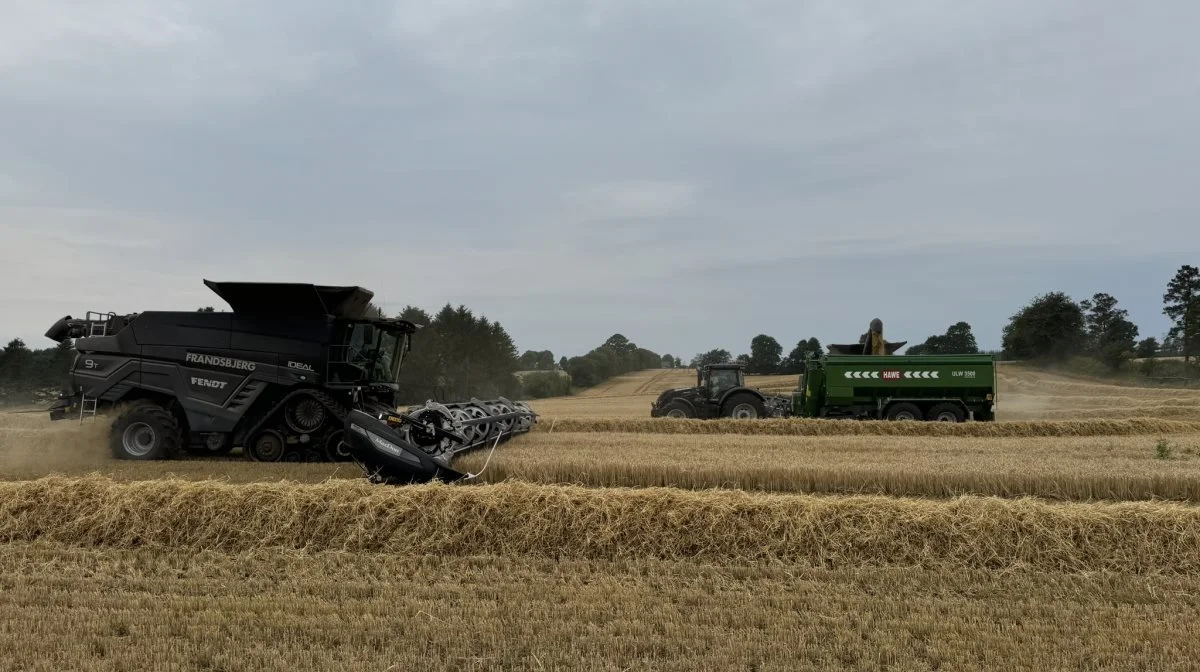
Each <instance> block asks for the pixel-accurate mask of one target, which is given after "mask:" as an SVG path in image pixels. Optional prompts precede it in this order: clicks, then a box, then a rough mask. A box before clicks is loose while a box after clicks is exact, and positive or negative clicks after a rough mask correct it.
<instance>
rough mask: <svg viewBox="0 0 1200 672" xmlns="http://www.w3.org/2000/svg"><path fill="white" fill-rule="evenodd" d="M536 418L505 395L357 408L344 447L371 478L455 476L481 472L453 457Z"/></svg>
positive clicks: (521, 429)
mask: <svg viewBox="0 0 1200 672" xmlns="http://www.w3.org/2000/svg"><path fill="white" fill-rule="evenodd" d="M536 421H537V414H536V413H534V412H533V410H532V409H530V408H529V406H528V405H527V404H525V403H524V402H520V401H518V402H513V401H510V400H508V399H506V398H504V397H499V398H497V399H491V400H480V399H475V398H472V399H471V400H470V401H460V402H453V403H445V404H443V403H439V402H435V401H427V402H425V404H424V405H421V406H410V407H409V408H408V409H407V410H405V411H402V412H388V413H381V414H379V416H372V415H370V414H368V413H364V412H362V411H353V412H351V413H350V415H349V416H348V417H347V418H346V433H345V438H344V439H343V441H344V446H343V449H344V450H346V451H347V452H348V453H349V454H350V456H351V458H352V459H353V460H354V461H355V462H357V463H358V464H359V466H361V467H362V468H363V469H364V470H365V471H366V472H367V478H368V479H370V480H371V482H373V483H388V484H393V485H396V484H405V483H423V482H427V481H431V480H434V479H437V480H441V481H444V482H453V481H457V480H462V479H470V478H475V477H476V476H478V474H466V473H463V472H461V471H458V470H456V469H454V468H452V467H451V463H452V462H453V461H454V458H455V457H457V456H458V455H460V454H462V453H465V452H468V451H471V450H476V449H478V448H483V447H487V446H490V447H491V448H493V449H494V448H495V447H496V446H497V445H499V444H500V443H501V442H503V441H507V440H509V439H511V438H512V437H513V436H516V435H517V434H524V433H526V432H529V431H530V430H532V429H533V425H534V423H535V422H536ZM481 473H482V472H481Z"/></svg>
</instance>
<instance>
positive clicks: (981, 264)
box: [0, 0, 1200, 357]
mask: <svg viewBox="0 0 1200 672" xmlns="http://www.w3.org/2000/svg"><path fill="white" fill-rule="evenodd" d="M434 5H439V7H437V8H435V7H434ZM0 17H2V20H0V129H3V130H2V131H0V337H2V338H5V339H7V338H11V337H13V336H19V337H22V338H24V339H25V340H26V341H27V343H28V344H29V345H30V346H31V347H47V346H50V345H52V342H51V341H49V340H48V339H46V338H45V337H44V336H43V333H44V332H45V330H46V329H47V328H48V327H49V326H50V325H51V324H52V323H53V322H54V321H55V320H56V319H57V318H59V317H61V316H63V315H66V314H72V315H81V314H82V313H84V312H85V311H87V310H105V311H108V310H113V311H118V312H126V311H139V310H149V309H185V310H191V309H194V308H196V307H199V306H201V305H210V304H211V305H215V306H218V307H219V308H220V309H225V308H227V306H225V304H224V303H223V302H221V301H220V300H219V299H217V298H216V297H215V296H214V295H212V294H211V293H210V292H209V291H208V290H207V288H205V287H204V285H203V284H202V279H204V278H208V279H214V280H270V281H297V282H317V283H325V284H357V285H362V286H365V287H368V288H370V289H373V290H374V291H375V292H376V298H377V300H378V302H379V303H380V304H381V305H383V306H384V307H385V308H386V309H388V310H391V311H398V310H400V309H401V308H402V307H403V306H404V305H406V304H413V305H418V306H421V307H424V308H426V309H427V310H430V311H435V310H437V309H438V308H439V307H440V306H442V305H444V304H445V303H447V302H449V303H452V304H455V305H457V304H465V305H467V306H469V307H470V308H472V309H474V310H475V311H477V312H481V313H483V314H484V315H486V316H487V317H488V318H490V319H493V320H498V321H500V322H501V323H502V324H503V325H504V326H505V327H506V328H507V329H508V330H509V332H510V333H511V334H512V335H513V337H514V339H515V340H516V342H517V345H518V347H519V348H520V349H521V350H525V349H539V350H540V349H551V350H553V351H554V353H555V355H556V356H560V355H568V356H570V355H576V354H582V353H583V352H585V351H587V350H588V349H590V348H592V347H593V346H595V345H598V344H599V343H601V342H602V341H603V340H604V339H605V338H606V337H607V336H609V335H610V334H612V333H614V332H620V333H623V334H625V335H626V336H627V337H628V338H630V339H631V340H633V341H635V342H637V343H638V344H639V345H641V346H643V347H648V348H650V349H653V350H655V351H657V352H660V353H666V352H670V353H673V354H676V355H682V356H684V357H691V356H692V355H694V354H696V353H697V352H700V351H702V350H707V349H709V348H712V347H724V348H727V349H729V350H731V351H732V352H733V353H734V354H738V353H740V352H748V351H749V343H750V339H751V338H752V337H753V336H754V335H755V334H758V333H760V332H765V333H768V334H770V335H773V336H775V337H776V338H778V339H779V340H780V342H781V343H783V344H784V346H785V351H786V350H787V349H790V347H791V346H792V345H794V344H795V342H796V341H797V340H798V339H800V338H805V337H808V336H817V337H818V338H820V339H821V340H822V342H853V341H855V340H856V339H857V337H858V335H859V334H860V333H862V332H863V331H865V330H866V328H867V324H868V322H869V321H870V320H871V318H873V317H879V318H881V319H882V320H883V321H884V324H885V327H886V334H887V336H888V337H889V338H890V339H891V340H908V341H910V342H920V341H922V340H924V339H925V337H927V336H929V335H930V334H933V333H940V332H942V331H944V330H945V328H946V327H947V326H949V325H950V324H951V323H953V322H956V321H958V320H967V321H968V322H970V323H971V324H972V325H973V326H974V328H975V333H976V336H977V338H978V340H979V342H980V345H981V346H983V347H988V348H990V347H998V346H999V342H1000V330H1001V328H1002V327H1003V325H1004V323H1005V322H1006V321H1007V318H1008V317H1009V316H1010V315H1011V314H1012V313H1013V312H1015V311H1016V310H1017V309H1018V308H1019V307H1020V306H1021V305H1023V304H1024V303H1026V302H1027V301H1028V300H1029V299H1030V298H1032V297H1033V296H1034V295H1035V294H1037V293H1040V292H1044V291H1050V290H1062V291H1066V292H1068V293H1070V294H1071V295H1072V296H1074V297H1075V298H1077V299H1083V298H1086V297H1087V296H1090V295H1091V294H1092V293H1093V292H1097V291H1104V292H1109V293H1111V294H1113V295H1115V296H1116V297H1117V298H1118V299H1120V301H1121V303H1122V304H1123V305H1124V306H1125V307H1126V308H1128V309H1129V311H1130V313H1131V317H1132V318H1133V319H1134V321H1135V322H1137V324H1138V325H1139V326H1140V327H1141V330H1142V335H1143V336H1147V335H1153V336H1160V337H1161V335H1162V333H1163V332H1164V331H1165V330H1166V328H1167V323H1166V321H1165V318H1164V317H1163V316H1162V315H1161V308H1162V299H1161V297H1162V293H1163V291H1164V289H1165V286H1166V283H1167V281H1168V280H1169V278H1170V277H1171V275H1173V274H1174V271H1175V270H1176V269H1177V268H1178V266H1179V265H1180V264H1182V263H1192V264H1197V263H1200V226H1197V221H1198V218H1197V216H1196V215H1197V211H1198V210H1200V201H1197V200H1196V193H1197V187H1196V185H1197V178H1198V177H1200V170H1198V169H1200V151H1198V150H1200V135H1198V134H1197V133H1196V127H1195V124H1196V120H1197V119H1200V88H1198V83H1200V82H1198V79H1197V78H1198V76H1200V57H1198V56H1200V50H1198V49H1197V47H1196V46H1195V27H1196V26H1197V25H1200V24H1198V23H1197V20H1198V19H1200V3H1196V2H1189V1H1186V0H1159V1H1157V2H1146V3H1133V2H1126V1H1120V2H1118V1H1115V0H1113V1H1108V0H1058V1H1055V0H988V1H976V2H964V1H963V0H945V1H941V0H909V1H906V2H889V1H885V0H878V1H875V2H867V1H864V0H822V1H818V2H806V1H804V0H778V1H763V2H705V1H700V0H686V1H685V0H679V1H676V2H670V1H654V0H651V1H645V2H632V1H627V0H594V1H593V0H581V1H573V0H558V1H553V2H552V1H549V0H546V1H528V2H526V1H522V0H452V1H445V2H439V3H434V2H429V1H428V0H422V1H418V0H412V1H407V0H405V1H395V2H362V3H341V2H315V1H313V0H291V1H289V2H282V1H276V2H257V3H246V2H234V1H233V0H206V1H204V2H200V1H199V0H116V1H107V2H102V1H100V0H92V1H91V2H78V3H75V2H65V1H62V0H0Z"/></svg>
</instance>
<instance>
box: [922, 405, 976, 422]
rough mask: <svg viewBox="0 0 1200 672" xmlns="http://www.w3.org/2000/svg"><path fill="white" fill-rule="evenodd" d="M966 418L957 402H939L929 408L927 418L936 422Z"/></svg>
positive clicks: (958, 420) (956, 420)
mask: <svg viewBox="0 0 1200 672" xmlns="http://www.w3.org/2000/svg"><path fill="white" fill-rule="evenodd" d="M965 418H966V416H965V415H963V411H962V409H961V408H959V406H958V405H957V404H938V405H937V406H934V407H933V408H931V409H929V415H928V416H926V419H927V420H932V421H934V422H962V421H963V420H964V419H965Z"/></svg>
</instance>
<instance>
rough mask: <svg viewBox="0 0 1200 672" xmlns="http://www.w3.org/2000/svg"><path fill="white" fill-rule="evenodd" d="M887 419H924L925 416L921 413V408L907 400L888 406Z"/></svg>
mask: <svg viewBox="0 0 1200 672" xmlns="http://www.w3.org/2000/svg"><path fill="white" fill-rule="evenodd" d="M887 419H888V420H924V419H925V416H924V415H923V414H922V413H921V409H920V408H917V406H916V404H910V403H908V402H904V403H899V404H896V405H895V406H892V407H890V408H888V412H887Z"/></svg>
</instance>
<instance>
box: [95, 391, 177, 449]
mask: <svg viewBox="0 0 1200 672" xmlns="http://www.w3.org/2000/svg"><path fill="white" fill-rule="evenodd" d="M182 443H183V430H182V429H181V428H180V427H179V421H178V420H176V419H175V416H174V415H172V414H171V412H170V411H168V410H167V409H165V408H163V407H162V406H160V405H158V404H156V403H154V402H141V403H139V404H137V405H136V406H134V407H133V408H131V409H129V410H127V411H125V412H124V413H122V414H121V415H120V416H119V417H118V418H117V419H116V421H115V422H113V424H112V429H111V430H110V433H109V445H110V447H111V449H112V454H113V457H115V458H117V459H118V460H164V459H170V458H172V457H175V456H176V455H178V454H179V450H180V447H181V444H182Z"/></svg>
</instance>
